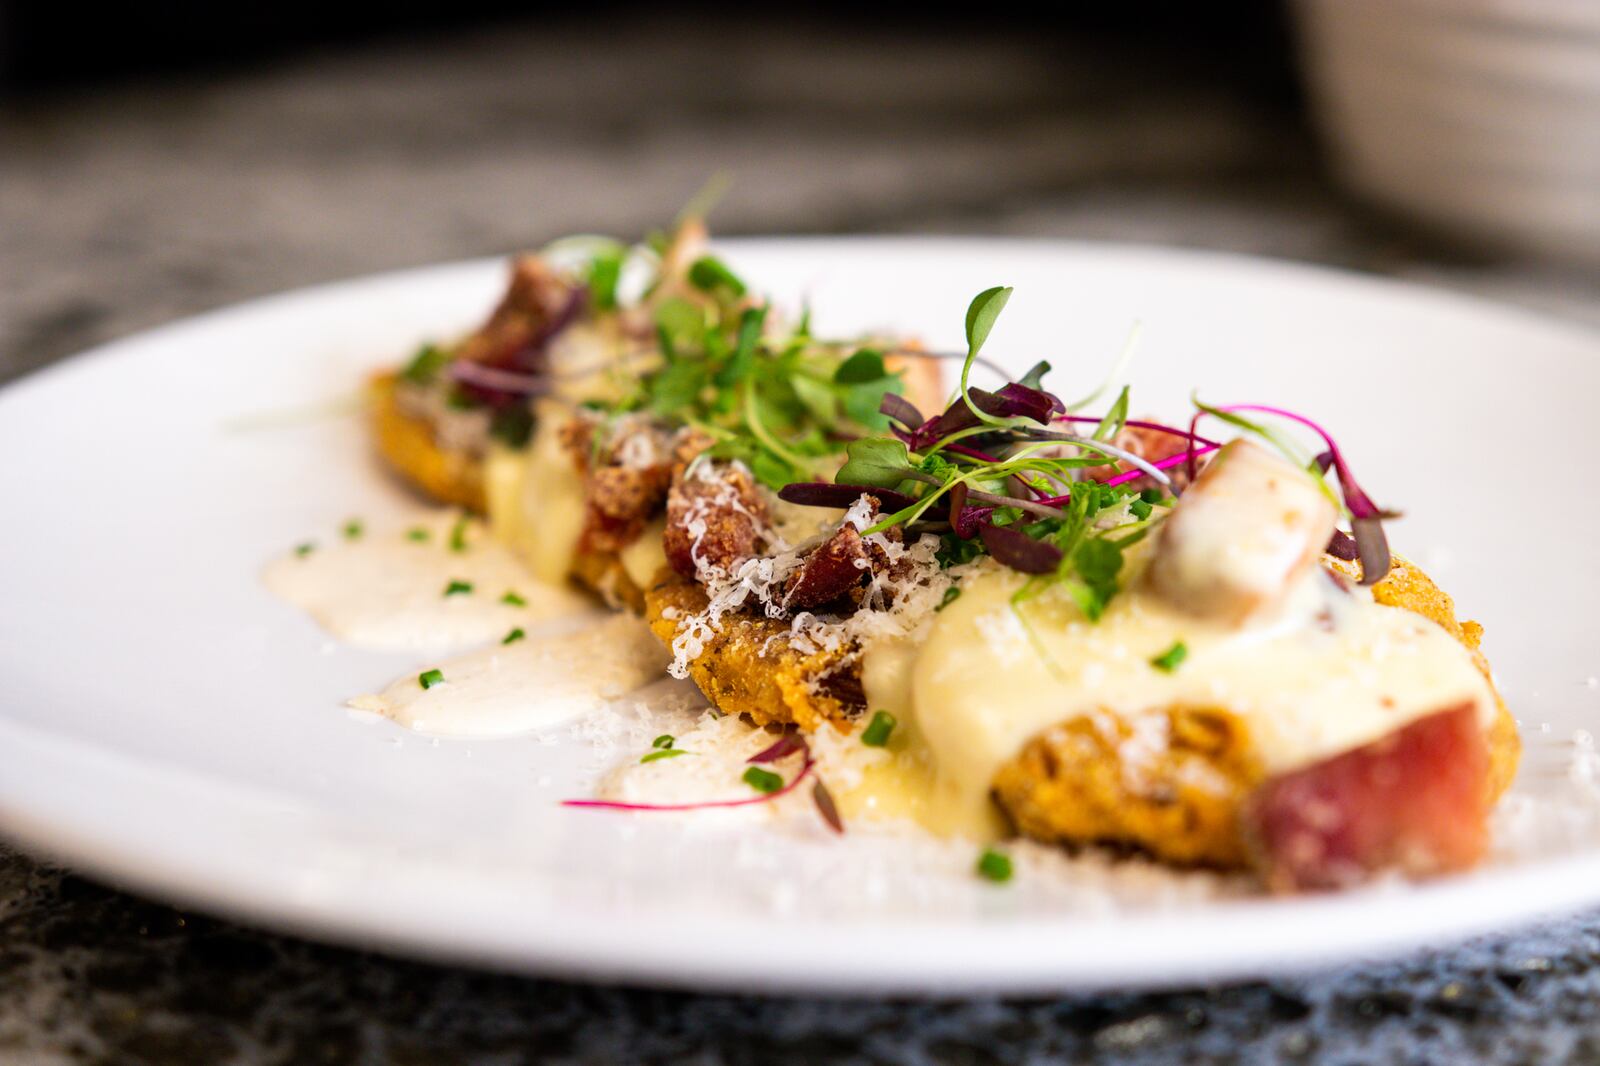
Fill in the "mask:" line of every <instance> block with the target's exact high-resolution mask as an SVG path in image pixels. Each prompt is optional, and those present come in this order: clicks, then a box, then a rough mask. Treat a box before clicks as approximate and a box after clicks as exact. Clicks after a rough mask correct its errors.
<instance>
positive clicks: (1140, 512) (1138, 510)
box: [1128, 500, 1155, 521]
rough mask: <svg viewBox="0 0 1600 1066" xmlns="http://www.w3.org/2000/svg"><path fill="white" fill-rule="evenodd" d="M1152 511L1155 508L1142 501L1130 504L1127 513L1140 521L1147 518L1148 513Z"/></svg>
mask: <svg viewBox="0 0 1600 1066" xmlns="http://www.w3.org/2000/svg"><path fill="white" fill-rule="evenodd" d="M1153 510H1155V507H1154V506H1153V505H1152V504H1148V503H1146V502H1145V501H1143V500H1134V501H1133V502H1132V503H1130V504H1128V513H1129V514H1131V515H1133V517H1135V518H1137V519H1139V520H1140V521H1143V520H1144V519H1146V518H1149V517H1150V512H1151V511H1153Z"/></svg>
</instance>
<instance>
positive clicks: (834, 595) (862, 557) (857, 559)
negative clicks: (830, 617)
mask: <svg viewBox="0 0 1600 1066" xmlns="http://www.w3.org/2000/svg"><path fill="white" fill-rule="evenodd" d="M871 566H872V557H871V555H869V554H868V553H867V545H866V543H865V542H864V541H863V540H862V539H861V534H860V533H859V532H857V530H856V527H855V526H842V527H840V529H839V531H838V532H837V533H835V534H834V535H833V536H831V537H829V538H828V539H827V540H826V541H824V542H823V543H822V544H820V545H818V546H817V548H816V550H815V551H813V552H811V553H810V554H809V555H807V556H806V557H805V559H804V560H803V561H802V562H801V563H800V569H798V570H796V571H795V572H794V575H793V576H792V577H790V578H789V582H788V584H787V585H785V586H784V590H783V600H782V603H783V606H784V607H785V608H787V609H788V610H791V611H809V610H811V609H813V608H816V607H821V606H822V605H823V604H825V603H832V602H833V601H834V600H837V599H839V598H840V597H842V596H844V595H845V594H846V593H848V592H849V591H850V590H851V589H853V588H856V587H857V586H858V585H860V584H861V581H862V579H863V578H865V577H866V576H867V573H868V571H869V570H870V568H871Z"/></svg>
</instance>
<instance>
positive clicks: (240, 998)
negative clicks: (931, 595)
mask: <svg viewBox="0 0 1600 1066" xmlns="http://www.w3.org/2000/svg"><path fill="white" fill-rule="evenodd" d="M733 32H734V31H733V30H732V29H729V28H726V27H723V28H717V27H708V28H706V29H705V30H704V31H703V32H702V33H700V34H699V35H698V36H697V37H696V39H695V40H693V41H687V40H680V39H677V38H675V37H674V36H673V34H672V33H671V32H670V28H666V27H652V26H633V27H629V28H621V27H618V28H615V30H614V31H610V30H608V38H607V41H606V46H605V48H604V49H603V50H599V49H596V48H595V47H594V43H593V41H592V40H591V39H589V38H586V37H582V36H579V35H576V34H574V33H573V32H572V31H568V30H561V29H554V30H552V29H548V28H537V27H521V28H518V27H511V28H502V29H489V30H480V31H475V32H472V33H467V34H451V35H443V36H440V37H438V38H436V39H434V40H430V41H427V42H420V41H419V42H411V43H407V42H391V43H387V44H382V45H376V46H369V47H365V48H363V49H360V50H356V51H352V52H346V53H343V54H329V55H313V56H302V57H298V58H293V59H288V60H281V61H276V62H271V63H264V64H261V65H259V66H257V67H256V68H254V69H251V70H247V71H243V72H233V73H230V74H227V75H216V76H193V77H188V78H185V79H183V80H177V81H172V82H169V83H165V84H160V85H150V86H144V87H141V88H138V89H135V90H131V91H130V90H126V89H124V90H121V91H118V92H115V93H112V92H106V91H87V90H85V91H80V92H78V93H76V94H74V95H71V96H57V97H54V98H51V99H32V100H24V101H11V102H9V103H4V102H0V144H4V146H5V148H4V150H3V151H0V381H4V380H7V379H9V378H12V377H15V376H17V375H20V374H23V373H26V372H28V371H29V370H32V369H35V368H37V367H40V366H43V365H45V364H47V363H49V362H51V361H53V360H56V359H59V358H61V357H63V356H66V355H70V354H71V353H73V352H75V351H78V350H81V349H83V348H85V347H87V346H89V345H92V344H94V343H97V342H99V341H103V340H106V339H109V338H112V337H115V336H118V335H121V334H124V333H127V332H130V331H132V330H136V329H141V328H144V327H147V326H152V325H155V324H158V323H161V322H165V321H169V320H171V319H174V318H177V317H181V316H183V315H187V314H191V313H194V312H196V311H200V310H204V309H207V308H210V307H215V306H219V305H221V304H224V303H228V302H232V301H234V300H238V299H242V298H246V297H250V296H255V295H260V294H263V293H267V292H272V291H275V290H279V289H283V288H288V287H293V286H299V285H305V284H310V283H314V282H318V281H323V280H328V279H332V278H337V277H343V276H348V275H352V274H359V273H365V272H369V271H373V270H382V269H389V268H395V267H403V266H409V265H415V264H421V263H426V262H431V261H436V260H441V259H450V258H459V257H465V256H475V255H485V254H495V253H498V252H503V251H507V250H510V249H514V248H517V247H521V246H528V245H533V244H536V243H539V242H540V241H542V240H543V239H546V238H548V237H550V236H553V235H557V234H561V233H565V232H570V231H575V230H584V231H587V230H595V229H605V230H608V231H611V232H614V233H618V234H621V235H629V234H637V233H641V232H643V231H644V230H646V229H647V228H649V227H650V226H651V225H653V224H656V223H658V222H659V221H660V220H662V219H664V218H668V217H670V216H671V215H672V214H673V213H674V212H675V211H676V209H677V208H678V207H679V206H680V205H681V204H682V202H683V201H684V200H685V199H686V198H687V197H688V196H689V195H690V194H691V193H692V192H693V191H694V190H695V189H696V188H697V187H698V186H700V185H701V184H702V183H703V182H704V181H705V179H706V177H707V176H708V175H709V174H711V173H713V172H717V171H725V172H727V173H728V174H729V176H730V177H731V178H732V179H733V184H732V188H731V191H730V192H729V194H728V196H727V198H726V200H725V201H724V202H723V204H722V206H721V207H720V208H719V210H718V212H717V215H716V221H717V223H718V226H719V230H720V231H721V232H724V233H766V232H912V231H915V232H925V231H935V232H983V233H1004V234H1027V235H1032V236H1053V237H1067V238H1076V239H1110V240H1131V241H1143V242H1159V243H1163V244H1178V245H1186V246H1193V247H1203V248H1215V249H1224V250H1230V251H1238V252H1247V253H1255V254H1263V255H1270V256H1277V257H1283V258H1291V259H1299V260H1305V261H1310V262H1318V263H1327V264H1332V265H1337V266H1342V267H1348V268H1354V269H1360V270H1367V271H1374V272H1378V273H1384V274H1389V275H1393V276H1398V277H1405V278H1411V279H1416V280H1422V281H1426V282H1429V283H1433V284H1438V285H1443V286H1446V287H1451V288H1455V289H1459V290H1462V291H1467V292H1472V293H1478V294H1482V295H1487V296H1490V297H1492V298H1496V299H1500V300H1506V301H1511V302H1516V303H1521V304H1524V305H1527V306H1530V307H1534V308H1536V309H1540V310H1544V311H1547V312H1551V313H1554V314H1558V315H1562V316H1566V317H1570V318H1575V319H1579V320H1582V321H1587V322H1590V323H1597V324H1600V285H1597V283H1596V279H1595V278H1594V277H1592V276H1585V275H1581V274H1578V273H1574V272H1571V271H1563V270H1561V269H1558V268H1551V267H1541V266H1538V265H1535V264H1529V263H1518V262H1507V261H1499V260H1488V259H1483V258H1479V257H1473V256H1471V255H1468V254H1465V253H1458V252H1447V251H1445V250H1442V249H1441V248H1440V247H1439V246H1437V245H1435V244H1433V243H1430V242H1429V241H1428V240H1426V239H1425V238H1423V237H1421V236H1418V235H1413V234H1411V233H1409V232H1408V231H1406V230H1405V229H1403V228H1400V227H1397V226H1395V225H1393V224H1391V223H1388V222H1386V221H1385V220H1383V219H1380V218H1377V217H1374V216H1371V215H1369V214H1367V213H1365V212H1364V211H1362V210H1361V209H1359V208H1358V207H1357V206H1355V205H1353V204H1351V203H1349V202H1348V201H1347V200H1345V199H1344V198H1342V197H1341V196H1340V195H1339V194H1338V193H1337V191H1336V190H1334V189H1333V188H1332V187H1330V185H1329V184H1328V183H1327V182H1326V180H1325V179H1324V178H1323V177H1322V176H1321V175H1320V171H1319V166H1318V153H1317V149H1316V147H1315V144H1314V142H1313V139H1312V138H1311V136H1310V135H1309V133H1308V132H1307V131H1306V130H1305V129H1304V128H1303V126H1302V125H1301V123H1300V122H1299V120H1298V119H1297V118H1296V116H1295V114H1294V113H1293V112H1292V110H1291V109H1289V108H1287V107H1285V106H1282V105H1279V104H1275V103H1273V102H1271V101H1270V100H1265V101H1264V100H1263V99H1261V98H1259V97H1257V96H1256V95H1253V94H1252V93H1251V92H1249V91H1247V89H1246V88H1245V87H1243V86H1242V85H1241V84H1240V83H1239V82H1238V81H1237V80H1235V79H1231V78H1229V77H1227V76H1225V75H1224V73H1223V72H1221V71H1220V70H1219V69H1218V67H1219V66H1220V64H1218V63H1215V62H1214V63H1212V64H1210V65H1209V66H1208V65H1207V64H1206V63H1204V62H1197V61H1195V60H1194V58H1193V57H1185V56H1183V55H1182V54H1180V53H1172V54H1166V53H1163V51H1162V50H1161V49H1160V48H1157V47H1151V46H1141V47H1134V46H1132V45H1129V44H1118V43H1117V42H1115V41H1111V42H1107V41H1105V40H1096V41H1092V42H1091V41H1079V42H1074V41H1071V40H1060V39H1051V38H1049V37H1048V36H1046V35H1035V36H1033V37H1031V38H1027V39H1023V38H1004V37H996V38H992V39H989V38H977V39H972V40H960V41H957V40H955V39H953V38H951V37H936V36H930V37H921V36H918V35H916V34H915V33H905V32H901V33H897V34H895V35H894V36H892V37H891V36H887V35H886V34H883V33H877V32H875V31H874V32H866V31H863V32H860V33H854V34H851V35H848V36H846V35H843V34H841V33H838V32H836V31H828V30H824V29H818V28H816V27H813V26H797V27H775V28H768V29H767V30H765V31H763V32H760V33H755V34H750V33H744V34H741V35H739V36H738V37H735V36H733ZM1062 948H1063V950H1070V946H1068V945H1063V946H1062ZM76 1061H87V1062H104V1063H145V1062H148V1063H200V1062H205V1063H210V1062H239V1063H256V1062H261V1063H278V1062H282V1063H316V1062H328V1063H345V1062H370V1063H391V1062H392V1063H436V1062H451V1063H458V1062H460V1063H484V1064H491V1063H493V1064H500V1063H511V1062H521V1061H541V1062H553V1063H571V1064H591V1063H593V1064H602V1063H604V1064H618V1063H699V1064H706V1066H714V1064H724V1063H727V1064H738V1063H754V1062H758V1061H759V1062H764V1063H796V1064H799V1063H807V1064H812V1063H823V1062H843V1063H896V1064H900V1063H904V1064H908V1066H909V1064H932V1063H962V1064H987V1063H1010V1062H1047V1061H1049V1062H1055V1061H1071V1062H1078V1063H1102V1062H1103V1063H1110V1062H1117V1063H1136V1064H1162V1063H1174V1064H1177V1063H1183V1064H1186V1066H1187V1064H1195V1063H1233V1062H1240V1063H1268V1062H1301V1061H1318V1062H1331V1063H1362V1062H1405V1063H1419V1064H1420V1063H1441V1064H1443V1063H1461V1062H1467V1061H1482V1062H1493V1063H1513V1062H1538V1063H1551V1064H1554V1063H1568V1062H1570V1063H1591V1062H1597V1061H1600V915H1591V916H1587V917H1581V918H1576V919H1569V920H1565V921H1562V922H1558V923H1555V924H1551V925H1548V926H1546V927H1543V928H1540V929H1536V930H1532V931H1524V932H1519V933H1516V934H1512V935H1509V936H1504V937H1497V938H1490V939H1486V940H1480V941H1476V942H1473V943H1471V944H1468V945H1464V946H1455V947H1451V948H1449V949H1446V950H1442V951H1440V952H1437V953H1428V954H1420V955H1416V956H1413V957H1410V958H1407V959H1404V960H1401V961H1398V962H1394V963H1389V964H1385V965H1380V966H1367V967H1358V968H1352V969H1346V970H1342V971H1339V972H1335V973H1328V974H1320V975H1315V976H1310V977H1305V978H1298V979H1294V980H1283V981H1275V982H1272V983H1258V984H1248V985H1241V986H1230V987H1222V988H1208V989H1186V990H1181V991H1176V992H1172V993H1166V994H1160V995H1110V994H1103V995H1094V996H1086V997H1072V998H1067V999H1061V1000H1049V1001H1044V1000H1038V1001H1020V1002H1018V1001H1001V1000H988V999H985V1000H975V1001H959V1002H942V1003H905V1002H830V1001H824V1000H793V999H740V998H733V997H726V996H696V995H688V994H682V993H667V992H653V991H640V990H622V989H610V988H596V987H590V986H585V985H575V984H565V983H560V982H554V981H539V980H526V979H520V978H513V977H504V976H493V975H485V974H479V973H474V972H471V971H467V970H458V969H449V968H443V967H437V966H430V965H425V964H421V963H412V962H406V961H399V960H393V959H388V958H384V957H380V956H375V955H370V954H364V953H361V952H355V951H348V950H342V949H336V948H331V947H324V946H319V945H315V944H310V943H306V942H303V941H300V940H296V939H292V938H285V937H279V936H273V935H270V934H266V933H261V932H256V931H253V930H249V929H245V928H241V927H239V926H235V925H232V924H229V923H227V922H222V921H218V920H214V919H210V918H207V917H203V916H200V915H196V914H191V913H187V912H181V911H175V910H173V909H171V908H169V907H166V906H162V905H160V904H157V903H152V902H148V901H144V900H141V899H138V898H135V897H133V896H129V895H125V894H122V893H120V892H118V891H117V890H116V889H115V888H113V887H106V886H101V885H97V884H93V883H91V882H89V881H86V880H84V879H82V878H79V877H77V876H74V875H72V874H70V873H67V872H64V871H61V870H58V869H55V868H52V867H50V866H48V865H44V864H41V863H38V862H35V861H34V860H32V859H29V858H27V857H25V856H23V855H20V854H16V853H14V852H8V851H5V850H4V849H3V848H0V1062H5V1063H26V1064H36V1063H37V1064H45V1063H60V1062H76Z"/></svg>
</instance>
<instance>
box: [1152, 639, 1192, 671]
mask: <svg viewBox="0 0 1600 1066" xmlns="http://www.w3.org/2000/svg"><path fill="white" fill-rule="evenodd" d="M1188 657H1189V649H1188V647H1187V646H1185V645H1184V643H1183V641H1181V640H1179V641H1175V642H1174V643H1173V645H1172V647H1170V648H1168V649H1167V650H1166V651H1164V652H1162V653H1161V654H1160V655H1157V656H1156V657H1155V658H1154V659H1151V660H1150V665H1151V666H1153V667H1155V668H1156V669H1157V670H1160V671H1162V672H1164V673H1168V674H1170V673H1172V672H1173V671H1174V670H1176V669H1177V668H1178V667H1179V666H1180V665H1181V664H1182V663H1183V660H1185V659H1187V658H1188Z"/></svg>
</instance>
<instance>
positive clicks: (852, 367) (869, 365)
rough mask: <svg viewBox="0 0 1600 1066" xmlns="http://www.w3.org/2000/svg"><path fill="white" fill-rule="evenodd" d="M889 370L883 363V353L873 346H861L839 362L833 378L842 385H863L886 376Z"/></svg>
mask: <svg viewBox="0 0 1600 1066" xmlns="http://www.w3.org/2000/svg"><path fill="white" fill-rule="evenodd" d="M888 373H889V371H888V370H887V369H886V368H885V367H884V365H883V353H882V352H880V351H877V350H875V349H872V348H861V349H858V350H857V351H856V353H855V354H854V355H852V356H851V357H850V358H848V359H846V360H845V361H844V362H842V363H840V364H839V369H837V370H835V371H834V372H833V380H834V381H836V382H838V383H839V384H841V385H861V384H864V383H865V382H868V381H877V380H878V379H880V378H883V377H886V376H887V375H888Z"/></svg>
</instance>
